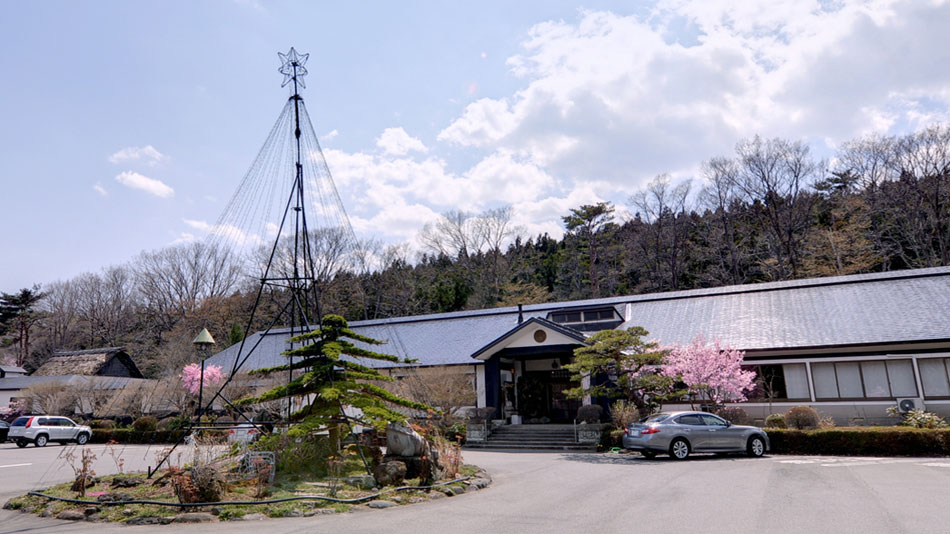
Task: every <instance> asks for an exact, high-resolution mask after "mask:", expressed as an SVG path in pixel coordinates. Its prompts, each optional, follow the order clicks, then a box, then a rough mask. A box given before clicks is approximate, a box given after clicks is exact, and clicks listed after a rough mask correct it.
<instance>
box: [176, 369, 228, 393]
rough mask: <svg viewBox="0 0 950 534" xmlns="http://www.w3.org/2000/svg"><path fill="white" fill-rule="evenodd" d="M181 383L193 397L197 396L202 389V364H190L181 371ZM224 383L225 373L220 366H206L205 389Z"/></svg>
mask: <svg viewBox="0 0 950 534" xmlns="http://www.w3.org/2000/svg"><path fill="white" fill-rule="evenodd" d="M181 381H182V382H184V384H185V389H186V390H188V393H191V394H192V395H197V394H198V390H199V389H201V364H198V363H189V364H188V365H186V366H185V368H184V369H182V370H181ZM222 382H224V373H223V372H222V371H221V366H219V365H206V366H205V387H208V386H217V385H219V384H221V383H222Z"/></svg>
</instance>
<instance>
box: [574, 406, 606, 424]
mask: <svg viewBox="0 0 950 534" xmlns="http://www.w3.org/2000/svg"><path fill="white" fill-rule="evenodd" d="M603 413H604V408H603V407H602V406H599V405H597V404H585V405H584V406H581V407H580V408H578V409H577V419H579V420H580V421H581V422H582V423H588V424H596V423H599V422H600V416H601V415H602V414H603Z"/></svg>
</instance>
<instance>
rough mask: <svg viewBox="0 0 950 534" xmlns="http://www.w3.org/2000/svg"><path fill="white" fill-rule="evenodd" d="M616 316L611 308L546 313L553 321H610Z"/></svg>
mask: <svg viewBox="0 0 950 534" xmlns="http://www.w3.org/2000/svg"><path fill="white" fill-rule="evenodd" d="M616 318H617V314H616V312H615V311H614V309H613V308H606V309H600V310H587V311H583V312H581V311H562V312H554V313H551V314H550V315H548V319H550V320H552V321H554V322H555V323H591V322H598V321H611V320H614V319H616Z"/></svg>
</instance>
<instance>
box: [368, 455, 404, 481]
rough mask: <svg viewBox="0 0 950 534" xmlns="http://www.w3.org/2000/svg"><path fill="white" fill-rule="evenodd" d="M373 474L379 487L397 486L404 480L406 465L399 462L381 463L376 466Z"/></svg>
mask: <svg viewBox="0 0 950 534" xmlns="http://www.w3.org/2000/svg"><path fill="white" fill-rule="evenodd" d="M374 474H375V475H376V482H377V483H378V484H379V485H380V486H398V485H399V484H402V483H403V481H404V480H405V479H406V463H405V462H400V461H399V460H390V461H386V462H382V463H381V464H379V465H378V466H376V469H375V472H374Z"/></svg>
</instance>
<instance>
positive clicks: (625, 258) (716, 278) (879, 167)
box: [0, 126, 950, 376]
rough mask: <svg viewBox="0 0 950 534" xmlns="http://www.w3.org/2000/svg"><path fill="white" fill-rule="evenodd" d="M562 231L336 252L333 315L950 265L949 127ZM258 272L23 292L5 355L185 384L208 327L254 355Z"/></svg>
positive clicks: (227, 269)
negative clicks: (122, 361)
mask: <svg viewBox="0 0 950 534" xmlns="http://www.w3.org/2000/svg"><path fill="white" fill-rule="evenodd" d="M557 215H558V216H560V217H561V218H562V220H563V223H564V228H565V234H564V235H563V237H561V238H557V237H552V236H549V235H536V236H527V235H523V233H522V232H521V231H519V229H518V228H517V227H515V226H514V225H513V223H512V219H513V212H512V209H511V208H500V209H495V210H491V211H488V212H485V213H481V214H468V213H465V212H463V211H455V212H451V213H447V214H445V215H444V216H443V217H442V219H441V220H439V221H436V222H433V223H430V224H428V225H426V227H425V228H424V229H423V231H422V232H421V234H420V235H419V236H418V239H417V241H418V243H419V244H420V246H421V247H422V249H423V250H422V252H421V253H418V254H416V253H411V252H410V250H411V249H410V247H409V246H408V245H406V244H403V245H395V246H388V247H382V246H380V245H378V244H373V243H363V244H361V245H360V246H359V247H358V249H359V250H358V251H357V252H351V253H349V254H348V256H349V258H350V261H339V260H340V256H341V255H343V254H345V253H344V252H341V247H339V246H338V245H339V243H336V242H335V240H334V236H333V235H329V236H322V238H321V239H322V242H325V243H327V246H326V247H324V248H323V249H322V250H323V255H324V256H325V257H323V258H321V259H318V263H320V264H321V265H322V266H324V268H321V269H320V273H321V274H320V276H321V280H320V285H321V292H322V309H323V311H324V313H326V312H334V313H339V314H341V315H344V316H346V317H347V318H348V319H350V320H359V319H372V318H380V317H393V316H402V315H414V314H423V313H434V312H447V311H455V310H465V309H474V308H485V307H494V306H503V305H514V304H518V303H523V304H529V303H536V302H544V301H560V300H574V299H583V298H590V297H603V296H612V295H623V294H637V293H646V292H657V291H671V290H683V289H692V288H701V287H714V286H721V285H730V284H747V283H753V282H761V281H774V280H787V279H794V278H806V277H818V276H834V275H843V274H853V273H864V272H876V271H888V270H897V269H909V268H918V267H932V266H940V265H948V264H950V127H948V126H934V127H930V128H927V129H924V130H921V131H919V132H916V133H913V134H909V135H906V136H902V137H880V136H877V137H868V138H862V139H858V140H855V141H852V142H849V143H846V144H844V145H842V146H841V147H840V148H839V150H838V151H837V153H836V154H835V156H834V158H832V160H831V161H819V160H818V159H816V158H815V157H814V156H813V155H812V154H811V153H810V151H809V149H808V147H807V145H805V144H804V143H801V142H793V141H787V140H783V139H760V138H754V139H751V140H746V141H742V142H740V143H739V144H738V145H737V147H736V150H735V153H734V154H731V155H727V156H723V157H718V158H713V159H711V160H708V161H706V162H704V163H703V164H702V166H701V171H700V173H699V176H697V177H696V178H694V179H693V180H686V181H678V182H673V181H672V180H671V179H670V178H669V177H667V176H658V177H656V178H655V179H653V180H652V181H651V182H650V183H649V184H648V185H647V186H646V187H645V188H643V189H642V190H640V191H638V192H637V193H635V194H634V195H632V197H631V198H630V199H629V200H628V202H627V203H626V204H625V205H621V206H614V205H612V204H609V203H600V204H594V205H585V206H577V207H576V208H574V209H572V210H570V212H568V213H563V214H557ZM354 258H355V260H354ZM247 265H256V263H252V262H244V261H242V260H241V258H236V257H233V256H232V255H231V254H229V252H228V251H227V250H226V249H225V248H223V247H222V246H221V245H220V244H218V245H208V244H203V243H200V242H196V243H190V244H185V245H178V246H174V247H170V248H167V249H163V250H159V251H154V252H144V253H142V254H141V255H139V256H138V257H136V258H134V259H133V260H131V261H130V262H129V263H128V264H126V265H119V266H111V267H106V268H104V269H103V270H102V271H101V272H99V273H87V274H82V275H80V276H77V277H76V278H73V279H71V280H66V281H58V282H46V281H37V282H38V284H37V286H35V287H34V288H31V289H23V290H16V288H6V289H7V290H10V291H14V292H13V293H11V294H4V295H3V297H2V302H0V335H2V336H3V340H4V341H3V343H4V349H3V350H4V353H3V354H4V355H5V356H6V357H7V358H8V359H15V360H19V361H22V362H24V363H25V364H26V365H27V366H28V367H36V366H37V365H38V364H39V363H41V362H42V361H43V360H44V359H45V358H46V357H48V355H49V354H51V353H52V351H54V350H57V349H60V348H69V349H81V348H87V347H97V346H113V345H125V346H127V347H129V350H130V352H131V354H133V356H135V357H136V359H137V360H139V361H140V364H141V366H142V368H143V371H144V372H146V373H147V374H149V375H151V376H157V375H161V374H163V373H168V372H177V371H178V370H180V369H181V366H182V365H183V364H184V363H186V362H188V361H193V360H194V356H193V351H192V348H191V345H190V342H191V339H192V338H193V337H194V335H195V334H196V333H197V331H198V330H200V328H201V327H202V326H208V327H209V329H210V330H211V331H212V333H213V335H214V336H215V338H216V339H218V341H219V344H218V347H217V348H218V349H222V348H224V347H225V346H227V345H228V344H229V343H231V342H234V341H235V340H238V339H240V337H241V335H242V334H243V328H244V326H245V323H246V321H247V317H248V315H249V310H250V307H251V306H252V304H253V302H254V298H255V296H256V292H257V286H256V282H255V280H256V279H257V278H258V277H259V273H257V274H255V273H253V272H249V271H250V269H248V267H247ZM276 296H277V295H265V297H267V298H266V299H265V304H264V308H263V310H262V313H260V314H259V316H258V321H257V324H254V325H252V326H251V328H252V329H256V328H259V327H261V326H263V325H265V324H267V323H268V322H269V320H270V319H271V318H272V317H273V316H274V315H273V314H274V313H277V308H276V305H275V304H274V303H275V302H277V300H278V299H276V298H274V297H276Z"/></svg>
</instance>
